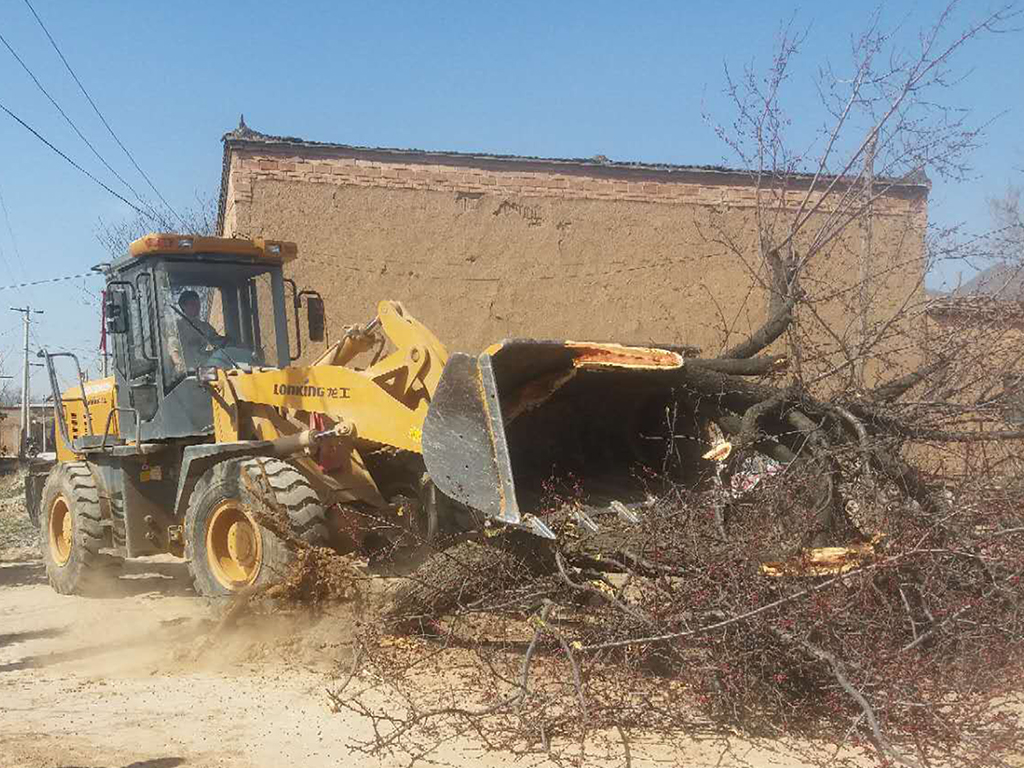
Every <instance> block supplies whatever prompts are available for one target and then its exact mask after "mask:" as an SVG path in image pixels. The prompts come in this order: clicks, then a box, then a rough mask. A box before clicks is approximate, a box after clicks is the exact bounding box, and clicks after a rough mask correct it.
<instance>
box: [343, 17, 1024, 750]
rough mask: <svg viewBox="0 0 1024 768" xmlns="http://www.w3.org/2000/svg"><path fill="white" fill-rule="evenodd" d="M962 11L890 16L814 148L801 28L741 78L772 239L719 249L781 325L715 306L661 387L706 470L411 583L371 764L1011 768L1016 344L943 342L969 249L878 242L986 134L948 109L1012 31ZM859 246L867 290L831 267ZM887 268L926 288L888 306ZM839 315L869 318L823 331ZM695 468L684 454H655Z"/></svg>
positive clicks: (848, 79) (386, 672) (360, 669)
mask: <svg viewBox="0 0 1024 768" xmlns="http://www.w3.org/2000/svg"><path fill="white" fill-rule="evenodd" d="M956 11H957V4H956V3H953V4H951V5H950V6H948V7H947V8H946V9H945V10H944V11H943V13H942V14H941V15H940V17H939V18H938V20H937V21H936V23H935V25H934V26H933V27H932V28H930V29H928V30H925V31H924V32H923V33H922V35H921V37H920V41H919V42H920V46H919V48H918V49H915V51H914V52H913V53H911V54H906V53H905V52H902V51H893V50H891V42H892V38H891V37H890V36H889V35H888V34H887V33H884V32H883V31H881V30H880V26H879V23H878V19H877V18H873V19H872V22H871V24H870V25H869V30H868V32H867V33H865V34H864V35H863V36H861V37H858V38H855V42H854V50H853V54H854V56H853V59H854V62H853V67H852V71H851V72H848V73H845V74H844V75H843V76H840V75H839V74H833V73H832V71H831V70H827V71H825V73H824V75H823V77H824V80H825V81H824V82H822V83H820V84H819V86H820V87H819V92H820V93H821V94H822V98H823V100H824V107H825V114H826V115H827V116H828V117H829V119H830V121H831V122H830V123H829V124H828V126H827V128H826V130H824V131H823V132H822V134H821V135H820V136H819V139H818V142H817V143H816V145H815V151H816V154H807V153H800V152H792V151H788V149H787V147H788V145H787V142H786V140H785V136H784V135H783V134H784V130H785V128H786V126H787V125H789V124H790V123H789V121H788V120H787V119H786V117H785V115H784V113H783V112H782V110H781V106H780V92H781V89H782V86H783V85H784V83H785V82H786V81H787V77H788V73H787V67H788V64H789V61H790V59H791V58H792V56H794V55H795V54H796V52H797V50H798V49H799V45H800V42H801V38H800V37H799V36H796V37H794V36H793V35H791V34H790V33H789V30H786V31H785V32H784V34H783V36H782V38H781V40H780V44H779V50H778V55H777V56H776V58H775V60H774V62H773V65H772V67H771V68H770V70H769V72H768V74H767V76H764V77H762V76H761V75H760V73H756V72H754V71H753V70H748V71H746V72H745V73H744V76H743V77H742V78H741V79H740V80H738V81H735V80H733V79H732V78H729V81H728V87H729V94H730V96H731V97H732V98H733V100H734V102H735V105H736V111H737V115H738V117H737V119H736V120H734V121H730V123H729V126H728V129H726V128H720V129H719V135H721V136H722V137H723V138H724V139H725V140H726V141H727V143H728V144H729V145H730V147H731V148H732V149H733V150H734V151H735V153H736V155H737V156H738V158H739V159H740V161H741V163H742V166H743V167H745V168H749V169H751V170H750V174H751V176H752V177H753V179H754V181H755V187H756V190H757V204H756V212H755V219H756V226H757V239H756V244H755V245H754V247H753V249H751V244H750V242H749V238H747V237H746V233H744V236H743V237H735V235H734V234H733V233H729V232H725V231H709V232H708V233H707V238H706V239H707V242H708V244H709V246H710V245H712V244H713V245H714V246H715V247H717V248H724V249H725V250H726V251H727V252H729V253H732V254H733V255H734V256H735V257H736V258H737V259H739V260H740V261H741V262H742V263H743V264H745V265H746V266H747V268H748V272H749V274H750V275H751V278H752V281H753V283H754V284H755V286H757V287H759V288H760V289H761V293H762V294H763V296H764V298H765V311H764V313H763V317H764V321H763V323H761V325H760V326H759V327H756V328H753V329H751V330H750V331H749V332H746V333H738V332H737V328H736V327H735V323H734V322H732V321H730V320H728V319H727V318H726V316H725V314H724V313H722V312H720V313H719V314H720V316H721V323H722V326H721V347H720V349H721V352H720V354H718V355H717V356H708V357H703V358H688V359H686V361H685V363H684V365H683V368H682V370H681V371H678V372H673V378H672V382H671V384H672V386H673V387H675V388H676V394H677V397H678V399H679V401H680V402H685V404H686V406H687V409H688V413H691V414H692V416H693V418H694V420H695V421H696V422H697V423H696V425H695V428H694V429H692V430H684V431H686V432H687V435H686V436H685V437H681V438H680V439H697V440H699V441H701V442H702V445H701V451H702V452H703V453H704V456H705V458H704V459H703V460H699V461H694V462H693V463H692V464H691V465H688V466H687V467H686V469H687V471H686V472H684V473H683V475H684V476H685V478H686V479H685V482H683V483H680V484H675V485H667V484H665V483H663V482H660V480H661V478H655V477H651V478H650V481H651V488H652V493H651V495H650V497H649V499H648V500H647V502H645V503H643V504H640V505H633V506H629V507H627V506H626V505H622V504H620V505H619V506H618V507H617V506H616V505H615V504H613V505H611V506H610V507H608V508H606V509H603V510H594V509H587V508H585V505H584V504H583V503H582V502H581V501H580V498H579V497H577V496H575V495H574V494H573V492H572V486H573V483H572V482H571V479H567V478H559V477H553V478H552V479H551V483H550V488H551V493H550V498H549V499H548V500H547V505H546V512H545V514H544V517H545V520H546V522H548V523H549V525H550V526H551V527H552V528H553V529H554V530H555V531H556V533H557V534H558V537H557V538H556V539H555V541H554V542H553V543H551V544H547V545H545V544H542V543H541V541H540V540H539V539H536V538H531V537H528V536H526V535H525V534H521V533H518V532H515V531H501V530H496V529H494V530H492V529H486V530H485V531H483V532H478V533H476V534H473V535H472V536H470V537H467V538H463V539H461V540H458V541H454V542H447V546H444V547H442V548H440V550H439V551H438V552H437V553H436V554H434V555H433V556H431V557H430V558H428V560H427V562H426V563H425V564H424V566H423V568H421V569H420V570H419V571H417V572H414V573H413V574H411V575H410V577H409V578H408V579H407V580H406V581H404V582H400V583H398V584H396V585H394V587H393V588H392V590H391V594H390V597H391V598H392V600H391V603H390V605H389V606H388V608H387V609H386V611H385V614H384V616H383V620H382V621H380V622H374V623H369V624H368V625H367V627H366V629H365V632H364V634H363V637H362V638H361V640H360V648H361V649H362V650H361V653H360V654H359V655H358V657H357V663H356V664H354V665H353V668H352V671H351V673H350V674H349V675H348V676H347V677H346V679H345V680H344V681H343V684H342V685H340V686H338V688H337V689H335V690H333V691H332V694H331V697H332V701H333V702H334V705H335V706H336V707H337V708H342V709H348V710H351V711H353V712H356V713H358V714H359V715H360V716H363V717H367V718H369V719H370V720H371V721H372V722H373V723H374V725H375V729H374V737H373V738H372V739H370V740H368V741H366V742H364V743H358V744H354V745H353V746H354V748H356V749H358V750H362V751H364V752H366V753H368V754H373V755H382V754H387V753H395V752H401V753H403V754H404V755H406V756H407V757H408V758H409V760H410V761H411V762H415V761H416V760H419V759H427V758H428V756H430V755H432V754H433V753H434V752H435V751H436V750H437V749H438V748H439V746H440V745H441V744H443V743H444V742H445V740H446V739H448V738H449V737H450V736H451V735H453V734H456V733H472V734H473V735H475V736H476V737H477V738H478V739H479V741H480V743H481V744H482V745H483V747H484V748H486V749H502V750H507V751H509V752H511V753H514V754H518V755H527V754H539V755H542V756H544V757H547V758H552V759H554V760H556V761H565V762H575V763H577V764H586V763H588V762H589V761H590V760H591V759H593V758H594V757H595V756H596V754H597V753H602V754H603V752H602V751H607V749H609V747H608V745H609V744H612V743H614V748H615V749H616V750H617V752H618V754H619V755H620V762H621V763H624V764H625V765H627V766H629V765H632V761H633V760H634V759H635V758H636V757H637V754H638V752H637V750H638V748H639V747H638V742H640V741H643V742H644V743H645V744H647V745H648V746H649V745H650V743H651V741H652V740H655V741H659V742H661V743H662V744H666V745H668V746H669V747H671V745H672V744H673V743H676V742H677V741H678V740H681V739H685V738H690V737H692V736H693V734H695V733H701V734H715V735H718V736H722V735H723V734H729V733H736V732H737V731H741V732H742V733H743V734H744V735H745V736H746V737H747V738H750V739H754V740H758V739H767V740H770V743H771V744H772V745H774V746H778V745H779V744H780V743H782V742H780V741H778V740H779V739H783V740H785V739H792V738H799V739H801V741H799V742H798V743H797V742H791V743H789V744H788V745H787V748H797V749H798V750H802V752H803V756H804V757H805V759H807V760H809V761H812V762H815V763H818V764H835V763H836V762H848V763H851V764H853V763H857V762H858V761H862V760H863V759H864V758H865V757H867V758H870V759H873V760H875V761H877V762H878V763H881V764H893V763H899V764H903V765H910V766H925V765H938V764H941V765H956V766H986V765H1003V764H1005V758H1006V757H1007V756H1008V755H1012V754H1014V753H1015V751H1019V749H1020V747H1021V742H1022V736H1024V731H1022V729H1021V725H1020V723H1019V719H1018V715H1019V711H1020V704H1021V701H1020V692H1019V690H1018V689H1019V681H1020V679H1021V671H1022V663H1024V653H1022V651H1024V649H1022V638H1024V613H1022V611H1021V605H1022V598H1024V591H1022V590H1024V588H1022V585H1021V577H1022V576H1024V547H1022V546H1021V544H1022V538H1024V519H1022V518H1024V481H1022V480H1021V477H1022V474H1021V450H1020V447H1021V445H1022V443H1021V442H1020V441H1021V440H1022V439H1024V431H1022V430H1020V429H1019V428H1018V427H1016V426H1014V425H1012V424H1007V423H1006V419H1005V417H1006V409H1005V408H1004V407H1003V406H1002V405H1001V401H1000V396H994V395H993V394H992V393H993V392H994V391H995V390H994V389H993V387H994V386H995V385H994V384H993V379H994V377H997V376H1004V377H1005V373H1006V366H1004V365H1000V366H993V364H992V355H993V351H994V350H998V349H1000V348H1001V347H1003V346H1006V345H1007V344H1012V341H1013V338H1014V337H1013V336H1012V334H1011V335H1008V330H1007V326H1006V324H1001V323H983V324H977V323H973V324H972V323H969V322H965V323H959V324H956V323H954V324H952V325H949V324H947V325H944V326H942V328H941V333H938V334H933V335H932V336H927V337H925V336H924V335H923V334H922V333H921V327H922V326H923V325H924V324H925V321H926V319H927V318H928V317H929V312H930V311H931V309H932V307H933V306H934V302H933V300H932V299H930V298H929V297H928V296H927V295H926V294H925V291H924V290H923V280H924V275H925V274H926V273H927V271H928V269H929V268H930V267H931V266H934V264H935V260H936V259H940V258H941V259H945V258H952V257H955V258H965V257H966V256H967V255H972V256H973V255H977V254H975V253H973V252H968V251H965V250H964V249H963V248H962V247H961V248H953V249H950V248H948V247H946V245H944V244H941V243H939V241H938V240H933V241H931V243H930V250H929V255H928V256H927V257H925V258H924V259H922V258H921V257H920V255H919V254H916V253H913V252H911V253H910V255H907V254H905V253H904V252H903V251H901V250H900V248H899V247H894V249H893V251H892V252H884V253H883V251H882V246H884V245H885V244H883V243H879V242H877V241H875V240H873V239H872V224H871V222H872V216H873V213H872V209H873V206H874V205H875V204H876V203H877V201H878V200H879V199H880V197H881V196H882V195H883V194H885V193H886V192H888V191H890V190H892V189H893V188H895V187H899V185H900V184H903V183H904V182H905V181H906V179H908V178H915V177H917V176H918V175H919V174H921V173H923V172H924V171H925V169H930V170H932V171H933V172H937V173H940V174H947V175H949V176H951V177H956V176H957V175H958V174H963V173H964V172H965V171H966V165H965V160H964V158H965V156H966V154H967V153H968V151H969V150H970V149H971V148H972V147H973V146H974V144H975V141H976V138H977V131H976V130H975V129H973V128H971V127H970V126H968V125H967V124H966V122H965V118H964V117H963V116H962V115H961V114H959V113H954V112H951V111H950V110H948V109H944V108H942V107H939V106H937V105H938V104H939V101H940V100H939V99H938V98H936V97H935V91H937V90H938V91H941V89H943V88H944V87H945V86H946V85H947V83H948V82H949V67H950V60H951V58H952V57H953V55H954V54H955V53H957V52H958V51H959V50H960V49H961V48H963V47H964V46H965V45H966V44H967V43H968V42H970V41H973V40H976V39H978V38H979V37H981V36H982V35H985V34H988V33H990V32H995V31H1001V30H1003V29H1005V26H1006V24H1007V22H1008V21H1009V20H1010V19H1011V18H1012V17H1013V16H1014V12H1013V11H1012V9H1008V8H1000V9H997V10H995V11H993V12H992V13H989V14H987V15H985V16H982V17H980V18H978V19H977V20H975V21H973V22H969V23H967V25H966V26H964V27H963V28H961V29H959V30H951V25H952V19H953V18H954V16H955V14H956ZM716 128H717V126H716ZM796 177H799V179H800V184H799V185H794V184H792V183H791V182H792V180H793V179H794V178H796ZM908 227H910V229H908V233H909V234H906V237H908V238H909V237H921V238H923V237H924V234H923V233H916V234H915V232H914V231H912V226H911V225H908ZM947 234H948V233H947ZM897 239H898V238H897ZM850 243H855V244H859V245H858V248H859V250H860V264H859V267H860V269H859V273H858V275H857V278H856V279H855V280H853V281H850V280H841V279H839V277H837V276H835V275H831V277H832V280H831V281H830V280H829V279H826V278H823V277H821V275H822V271H821V270H820V269H819V271H818V272H817V273H815V271H814V268H816V267H817V266H818V263H819V262H820V261H821V260H823V259H825V258H827V257H828V256H829V254H831V253H832V252H833V251H834V250H835V249H837V248H838V247H839V244H842V245H843V247H850ZM940 246H941V247H940ZM911 251H913V249H911ZM950 254H953V256H951V255H950ZM825 272H826V273H827V272H828V270H825ZM897 273H898V274H907V273H911V274H915V275H918V276H919V279H918V280H917V281H916V283H915V284H914V285H913V287H912V289H910V290H908V292H907V294H906V295H905V296H904V297H902V299H900V300H899V301H895V302H893V301H892V300H891V299H887V300H886V301H884V302H883V301H882V300H881V299H880V298H878V297H879V296H880V294H879V292H878V291H877V290H876V289H877V286H878V284H879V283H881V282H884V281H885V280H887V279H888V277H889V276H890V275H892V274H897ZM845 277H846V276H844V278H845ZM837 297H839V299H837ZM844 297H845V298H844ZM851 297H852V298H851ZM840 299H841V300H843V301H845V302H846V304H845V305H844V306H847V308H848V309H850V310H851V312H852V316H853V318H854V320H855V322H848V320H849V316H850V313H847V314H846V315H844V316H843V317H845V318H846V320H843V323H845V325H842V326H840V324H838V323H837V322H836V321H830V320H829V319H827V313H825V311H824V307H826V305H827V303H828V302H829V301H836V300H840ZM812 331H813V332H812ZM908 350H911V353H908ZM908 360H911V361H913V362H914V364H913V365H912V366H908V365H907V364H906V363H907V361H908ZM670 417H671V414H666V419H670ZM672 431H673V430H670V433H671V432H672ZM686 453H687V455H689V454H690V452H686ZM680 455H681V454H677V452H676V448H675V446H674V445H672V441H671V440H669V444H668V445H666V457H667V459H666V460H667V461H670V460H671V461H677V460H682V459H680V458H679V456H680ZM580 513H583V514H582V515H581V514H580ZM391 634H399V635H404V636H403V637H401V638H400V640H395V639H394V638H392V637H389V635H391ZM424 638H429V639H424ZM431 670H433V671H435V672H438V673H440V674H441V677H440V682H438V680H439V678H438V677H433V676H431V675H429V674H427V673H428V672H429V671H431ZM381 691H383V692H385V693H386V701H387V702H388V703H387V705H386V706H383V705H381V704H379V703H378V702H379V701H380V697H379V694H380V692H381ZM375 697H376V698H375Z"/></svg>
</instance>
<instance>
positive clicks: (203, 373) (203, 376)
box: [196, 365, 217, 384]
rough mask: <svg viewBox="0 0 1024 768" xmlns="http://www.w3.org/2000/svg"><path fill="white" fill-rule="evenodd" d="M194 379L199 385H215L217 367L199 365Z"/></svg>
mask: <svg viewBox="0 0 1024 768" xmlns="http://www.w3.org/2000/svg"><path fill="white" fill-rule="evenodd" d="M196 379H197V380H198V381H199V383H200V384H216V383H217V366H215V365H201V366H199V367H198V368H196Z"/></svg>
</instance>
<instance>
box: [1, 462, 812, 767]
mask: <svg viewBox="0 0 1024 768" xmlns="http://www.w3.org/2000/svg"><path fill="white" fill-rule="evenodd" d="M22 498H23V497H22V490H21V487H20V478H18V477H17V476H8V477H3V478H0V768H72V767H75V768H175V767H176V766H187V767H188V768H206V767H207V766H209V767H210V768H213V767H215V766H217V767H220V766H222V767H223V768H279V766H290V765H295V766H303V768H326V767H327V766H331V767H332V768H333V767H334V766H342V765H344V766H350V765H376V766H390V765H407V764H408V758H407V756H406V757H403V756H401V755H396V756H394V757H392V758H388V759H385V760H383V761H378V760H376V759H372V758H368V757H365V756H363V755H361V754H359V753H356V752H354V751H353V749H352V744H353V741H354V740H355V741H359V740H365V739H369V738H370V737H371V736H372V733H373V732H372V726H371V724H370V723H369V721H367V720H362V719H360V718H359V717H358V716H357V715H354V714H352V713H350V712H347V711H343V712H341V713H334V712H332V711H331V707H330V706H329V699H328V696H327V693H326V691H327V689H328V687H329V686H331V685H332V684H336V683H337V680H338V678H339V677H345V676H347V673H348V671H349V669H350V668H351V647H350V644H349V642H348V639H349V638H351V636H352V631H351V628H352V627H351V625H352V621H353V618H352V614H351V611H350V609H348V608H347V607H345V606H338V607H337V608H336V609H333V610H332V609H328V610H327V611H326V612H325V613H324V614H323V615H322V616H320V617H318V618H317V619H316V620H315V621H314V620H312V619H310V618H308V617H305V615H304V614H303V613H296V612H294V611H293V612H289V613H279V614H275V613H270V614H265V615H259V616H250V617H248V618H247V619H246V621H245V622H244V623H242V624H241V625H240V626H239V628H238V629H237V631H235V632H234V633H233V634H225V633H214V632H213V629H214V628H215V626H216V624H217V619H218V616H219V611H220V610H221V609H222V606H221V607H215V606H211V605H210V604H208V603H207V602H206V601H204V600H202V599H201V598H199V597H197V596H196V595H195V593H194V592H193V591H192V589H191V585H190V582H189V579H188V574H187V570H186V567H185V565H184V563H182V562H180V561H177V560H174V559H173V558H170V557H164V558H148V559H143V560H139V561H132V562H128V563H126V564H125V566H124V570H123V572H122V575H121V577H120V578H119V579H118V580H117V582H116V585H115V587H114V592H115V593H116V594H114V595H113V596H111V597H109V598H104V599H97V598H83V597H68V596H64V595H58V594H56V593H55V592H54V591H53V590H52V589H51V588H50V586H49V584H48V583H47V581H46V574H45V572H44V569H43V565H42V563H41V561H39V560H38V558H37V557H36V551H37V550H36V543H35V539H36V537H37V535H38V534H37V533H36V531H35V530H34V528H33V527H32V526H31V524H29V523H28V519H27V516H26V515H25V513H24V506H23V504H22V501H21V499H22ZM211 638H215V641H211ZM358 677H359V676H357V679H358ZM443 677H444V676H443V675H439V676H438V680H437V685H438V686H445V685H446V682H447V681H446V680H444V679H442V678H443ZM361 682H363V683H367V685H364V687H368V688H370V690H371V693H370V696H371V697H372V696H373V693H372V681H361ZM389 705H391V706H393V704H391V703H390V702H388V701H384V700H383V699H381V700H379V701H376V702H375V706H383V707H386V706H389ZM588 751H589V750H588ZM428 757H429V759H430V760H433V761H434V764H445V765H452V766H479V767H480V768H488V766H505V765H509V764H511V760H510V756H508V755H503V754H499V753H493V752H492V753H486V752H484V751H483V750H482V749H481V748H480V747H479V746H478V745H476V744H474V743H472V742H470V741H467V740H464V739H463V740H459V739H454V740H450V741H447V742H445V743H444V744H443V745H442V747H441V748H440V749H439V750H437V751H435V752H433V753H431V754H430V755H429V756H428ZM546 763H547V761H546V760H545V759H543V756H537V757H535V758H533V759H531V760H524V761H522V762H520V763H519V764H521V765H529V766H534V765H544V764H546ZM586 764H587V765H607V766H621V765H623V764H624V761H623V759H622V755H621V753H620V752H619V751H618V750H617V749H616V750H615V751H614V754H610V755H607V756H603V755H602V754H601V751H600V750H599V749H598V748H596V747H595V749H594V750H593V753H592V756H588V758H587V760H586ZM800 764H801V763H800V761H799V760H797V759H795V758H794V757H793V756H792V755H790V756H788V757H787V756H786V755H784V754H782V753H780V752H779V751H778V750H772V751H767V752H766V751H762V750H759V749H755V748H752V747H751V746H750V745H748V744H745V743H744V742H742V741H741V740H738V739H723V738H720V737H719V738H715V739H713V740H697V739H694V740H692V741H685V740H684V742H683V744H682V745H680V744H678V743H677V744H675V745H674V747H673V748H671V749H669V748H667V747H665V746H664V745H661V744H646V743H644V742H643V740H639V739H637V740H635V742H634V744H633V748H632V766H634V767H635V768H641V766H667V765H687V766H712V765H719V766H729V765H745V766H751V767H753V768H757V767H758V766H768V765H792V766H796V765H800Z"/></svg>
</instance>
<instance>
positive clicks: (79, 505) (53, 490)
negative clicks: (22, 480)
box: [39, 461, 122, 596]
mask: <svg viewBox="0 0 1024 768" xmlns="http://www.w3.org/2000/svg"><path fill="white" fill-rule="evenodd" d="M39 545H40V550H41V551H42V555H43V562H44V563H45V565H46V577H47V579H48V580H49V582H50V586H52V587H53V588H54V590H55V591H57V592H59V593H60V594H62V595H91V596H96V595H100V594H102V593H103V592H104V591H105V590H107V589H109V588H110V587H112V586H113V585H114V583H115V581H116V579H117V575H118V568H119V567H120V565H121V562H122V561H121V558H119V557H115V556H113V555H109V554H106V553H101V552H100V548H102V547H105V546H108V543H107V542H106V536H105V533H104V525H103V512H102V509H101V507H100V494H99V488H98V487H97V485H96V478H94V477H93V474H92V470H91V469H89V465H88V464H86V463H85V462H82V461H72V462H62V463H60V464H56V465H55V466H54V467H53V469H51V470H50V474H49V475H48V476H47V478H46V483H45V484H44V485H43V493H42V496H41V498H40V502H39Z"/></svg>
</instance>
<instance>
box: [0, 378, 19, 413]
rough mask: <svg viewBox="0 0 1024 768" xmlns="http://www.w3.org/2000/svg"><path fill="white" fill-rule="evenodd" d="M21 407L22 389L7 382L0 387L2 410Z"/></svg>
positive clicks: (0, 406)
mask: <svg viewBox="0 0 1024 768" xmlns="http://www.w3.org/2000/svg"><path fill="white" fill-rule="evenodd" d="M17 405H21V387H20V386H18V385H17V384H11V383H10V382H5V384H4V386H2V387H0V408H11V407H14V406H17Z"/></svg>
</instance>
